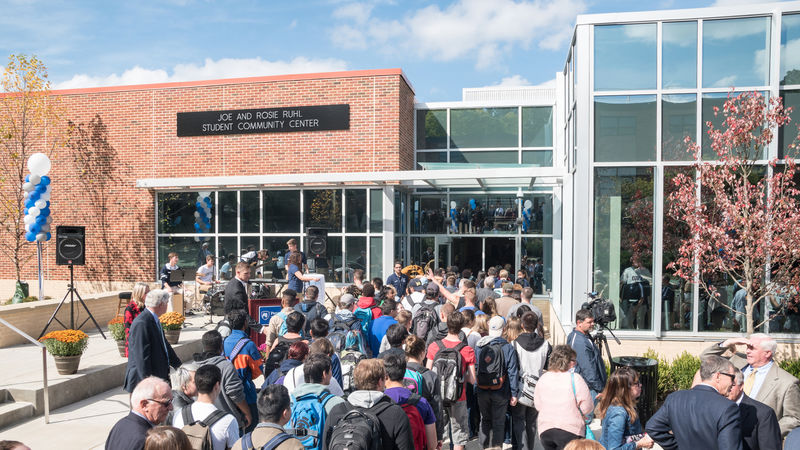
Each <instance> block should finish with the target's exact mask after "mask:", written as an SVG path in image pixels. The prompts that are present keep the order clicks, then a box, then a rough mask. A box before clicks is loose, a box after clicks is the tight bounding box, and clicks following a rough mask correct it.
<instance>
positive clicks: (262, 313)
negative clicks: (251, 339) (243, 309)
mask: <svg viewBox="0 0 800 450" xmlns="http://www.w3.org/2000/svg"><path fill="white" fill-rule="evenodd" d="M279 312H281V306H280V305H278V306H259V307H258V323H260V324H261V325H268V324H269V320H270V319H272V316H277V315H278V313H279Z"/></svg>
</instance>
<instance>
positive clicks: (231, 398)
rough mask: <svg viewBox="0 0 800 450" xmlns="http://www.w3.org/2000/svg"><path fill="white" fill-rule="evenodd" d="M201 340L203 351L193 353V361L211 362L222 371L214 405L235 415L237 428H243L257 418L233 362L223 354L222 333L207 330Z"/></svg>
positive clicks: (198, 363)
mask: <svg viewBox="0 0 800 450" xmlns="http://www.w3.org/2000/svg"><path fill="white" fill-rule="evenodd" d="M201 342H202V344H203V352H202V353H195V354H194V361H195V362H196V363H197V365H198V366H203V365H206V364H213V365H215V366H217V367H219V370H220V371H221V372H222V382H221V384H220V388H221V390H220V393H219V396H218V397H217V399H216V400H215V401H214V406H216V407H217V409H219V410H221V411H225V412H226V413H228V414H231V415H232V416H233V417H235V418H236V421H237V422H238V424H239V428H240V429H241V430H244V429H245V427H247V426H248V425H250V423H251V422H252V421H253V420H255V419H258V418H257V417H252V414H251V413H250V407H249V406H247V401H246V400H245V396H244V385H243V384H242V379H241V378H239V375H238V374H237V373H236V368H234V367H233V363H231V362H230V361H229V360H228V358H226V357H225V355H224V354H223V350H222V342H223V340H222V335H221V334H219V331H217V330H211V331H207V332H205V333H204V334H203V337H202V339H201Z"/></svg>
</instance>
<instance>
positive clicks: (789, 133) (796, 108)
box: [778, 91, 800, 158]
mask: <svg viewBox="0 0 800 450" xmlns="http://www.w3.org/2000/svg"><path fill="white" fill-rule="evenodd" d="M781 98H783V106H784V107H786V108H792V112H791V113H790V114H789V117H791V118H792V120H791V121H790V122H789V123H787V124H786V125H784V126H782V127H781V128H780V129H778V157H779V158H785V157H787V156H788V157H792V158H797V157H800V149H798V147H797V146H800V140H798V139H797V137H798V123H800V122H798V121H800V91H782V92H781ZM792 144H794V145H795V147H794V148H791V147H790V146H791V145H792Z"/></svg>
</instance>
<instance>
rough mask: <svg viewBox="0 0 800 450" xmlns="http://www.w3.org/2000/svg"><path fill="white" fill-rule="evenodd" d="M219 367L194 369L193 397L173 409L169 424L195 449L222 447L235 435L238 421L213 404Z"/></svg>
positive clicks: (219, 375) (218, 385)
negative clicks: (182, 432)
mask: <svg viewBox="0 0 800 450" xmlns="http://www.w3.org/2000/svg"><path fill="white" fill-rule="evenodd" d="M221 381H222V371H220V370H219V367H217V366H212V365H210V364H207V365H205V366H201V367H200V368H198V369H197V372H195V374H194V383H195V385H196V386H197V400H196V401H195V402H194V403H192V404H191V405H186V406H184V407H183V408H181V409H179V410H178V411H176V412H175V416H174V417H173V418H172V426H174V427H175V428H181V429H182V430H183V431H184V432H185V433H186V435H187V436H189V441H190V442H191V443H192V448H193V449H195V450H225V449H228V448H231V447H233V444H235V443H236V441H237V440H238V439H239V425H238V424H237V423H236V418H235V417H233V416H232V415H231V414H228V413H226V412H225V411H221V410H219V409H217V407H216V406H214V402H215V401H216V400H217V397H218V396H219V392H220V389H221V388H220V382H221Z"/></svg>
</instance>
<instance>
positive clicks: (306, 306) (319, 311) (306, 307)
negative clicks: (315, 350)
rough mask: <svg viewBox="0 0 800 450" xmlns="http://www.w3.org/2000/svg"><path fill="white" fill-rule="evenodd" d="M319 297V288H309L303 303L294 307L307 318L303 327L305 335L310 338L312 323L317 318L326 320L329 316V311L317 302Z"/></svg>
mask: <svg viewBox="0 0 800 450" xmlns="http://www.w3.org/2000/svg"><path fill="white" fill-rule="evenodd" d="M318 295H319V288H318V287H316V286H309V287H308V288H307V289H306V292H305V298H304V299H303V301H302V302H300V303H298V304H296V305H294V310H295V311H297V312H299V313H300V314H302V315H303V316H305V318H306V320H305V324H304V326H303V335H305V336H308V335H309V330H310V328H311V322H312V321H313V320H314V319H317V318H320V319H322V318H324V317H325V316H327V315H328V310H327V309H325V306H323V305H322V303H319V302H318V301H317V296H318Z"/></svg>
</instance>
